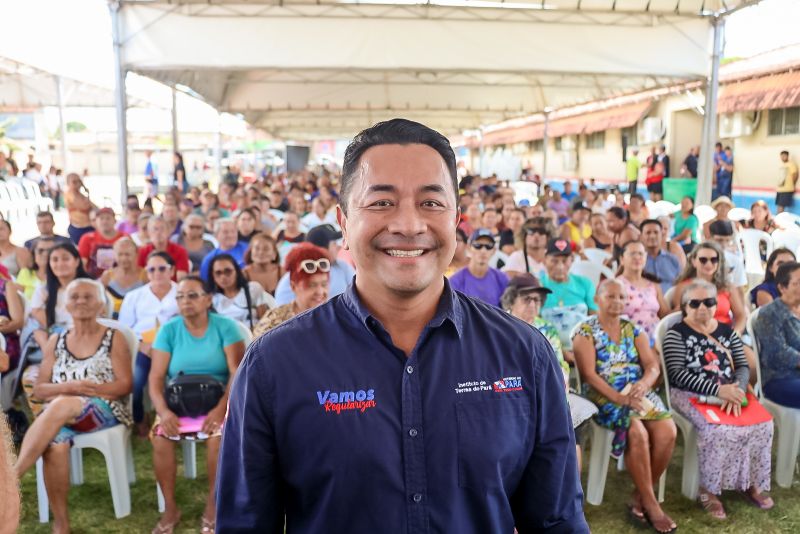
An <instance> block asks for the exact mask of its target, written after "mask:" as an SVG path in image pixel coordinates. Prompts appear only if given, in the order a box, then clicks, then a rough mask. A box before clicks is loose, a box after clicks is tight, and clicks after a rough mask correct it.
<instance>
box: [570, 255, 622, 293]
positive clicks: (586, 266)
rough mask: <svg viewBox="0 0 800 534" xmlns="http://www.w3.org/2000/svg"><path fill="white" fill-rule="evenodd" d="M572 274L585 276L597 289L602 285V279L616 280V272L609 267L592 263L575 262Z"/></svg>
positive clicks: (571, 270) (571, 268)
mask: <svg viewBox="0 0 800 534" xmlns="http://www.w3.org/2000/svg"><path fill="white" fill-rule="evenodd" d="M569 272H570V273H572V274H577V275H579V276H584V277H586V278H588V279H589V280H591V281H592V284H594V286H595V287H597V286H598V285H600V278H601V277H603V276H605V277H606V278H614V272H613V271H612V270H611V269H609V268H608V267H606V266H604V265H602V264H598V263H594V262H591V261H583V260H575V261H574V262H572V267H570V270H569Z"/></svg>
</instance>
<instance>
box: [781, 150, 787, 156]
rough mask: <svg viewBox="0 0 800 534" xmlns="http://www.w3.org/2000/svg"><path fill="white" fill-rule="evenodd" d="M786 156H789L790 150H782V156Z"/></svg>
mask: <svg viewBox="0 0 800 534" xmlns="http://www.w3.org/2000/svg"><path fill="white" fill-rule="evenodd" d="M784 155H785V156H788V155H789V151H788V150H781V156H784Z"/></svg>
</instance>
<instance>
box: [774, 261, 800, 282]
mask: <svg viewBox="0 0 800 534" xmlns="http://www.w3.org/2000/svg"><path fill="white" fill-rule="evenodd" d="M797 269H800V263H798V262H796V261H790V262H787V263H784V264H783V265H781V266H780V267H778V272H777V273H775V285H776V286H778V287H788V285H789V282H790V281H791V280H792V273H793V272H795V271H796V270H797Z"/></svg>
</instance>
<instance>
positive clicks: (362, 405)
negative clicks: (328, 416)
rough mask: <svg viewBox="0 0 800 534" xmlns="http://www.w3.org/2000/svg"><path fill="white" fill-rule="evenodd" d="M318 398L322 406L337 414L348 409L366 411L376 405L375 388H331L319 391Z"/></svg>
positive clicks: (327, 410)
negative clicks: (337, 390) (345, 389)
mask: <svg viewBox="0 0 800 534" xmlns="http://www.w3.org/2000/svg"><path fill="white" fill-rule="evenodd" d="M317 400H318V401H319V404H320V406H322V407H324V408H325V411H326V412H333V413H335V414H336V415H339V414H341V413H342V412H346V411H359V412H361V413H364V412H366V411H367V410H368V409H370V408H374V407H375V405H376V402H375V390H374V389H368V390H366V391H365V390H363V389H359V390H358V391H339V392H336V391H330V390H325V391H324V392H323V391H317Z"/></svg>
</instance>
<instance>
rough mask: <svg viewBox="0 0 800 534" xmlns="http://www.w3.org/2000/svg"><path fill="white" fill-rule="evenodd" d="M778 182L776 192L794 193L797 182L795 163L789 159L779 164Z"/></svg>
mask: <svg viewBox="0 0 800 534" xmlns="http://www.w3.org/2000/svg"><path fill="white" fill-rule="evenodd" d="M780 176H781V179H780V182H779V183H778V189H776V192H778V193H794V190H795V187H796V182H797V165H796V164H795V163H794V161H792V160H789V161H787V162H786V163H783V164H782V165H781V172H780Z"/></svg>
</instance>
